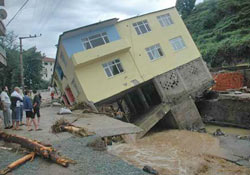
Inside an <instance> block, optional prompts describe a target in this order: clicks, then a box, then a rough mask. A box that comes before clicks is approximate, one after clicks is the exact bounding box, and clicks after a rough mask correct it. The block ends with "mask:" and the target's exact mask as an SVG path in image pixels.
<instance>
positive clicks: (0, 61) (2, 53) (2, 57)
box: [0, 46, 7, 66]
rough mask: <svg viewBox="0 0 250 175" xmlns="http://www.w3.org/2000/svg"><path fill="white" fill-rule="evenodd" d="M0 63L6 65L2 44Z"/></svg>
mask: <svg viewBox="0 0 250 175" xmlns="http://www.w3.org/2000/svg"><path fill="white" fill-rule="evenodd" d="M0 64H2V65H4V66H7V61H6V52H5V50H4V48H3V47H2V46H0Z"/></svg>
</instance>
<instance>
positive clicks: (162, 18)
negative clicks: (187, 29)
mask: <svg viewBox="0 0 250 175" xmlns="http://www.w3.org/2000/svg"><path fill="white" fill-rule="evenodd" d="M156 18H157V20H158V22H159V23H160V25H161V26H162V27H167V26H171V25H173V24H174V21H173V19H172V17H171V15H170V14H169V13H166V14H163V15H159V16H157V17H156Z"/></svg>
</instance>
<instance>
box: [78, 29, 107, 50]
mask: <svg viewBox="0 0 250 175" xmlns="http://www.w3.org/2000/svg"><path fill="white" fill-rule="evenodd" d="M82 42H83V45H84V48H85V49H91V48H94V47H97V46H100V45H103V44H107V43H109V38H108V35H107V33H106V32H103V33H101V34H96V35H93V36H90V37H87V38H83V39H82Z"/></svg>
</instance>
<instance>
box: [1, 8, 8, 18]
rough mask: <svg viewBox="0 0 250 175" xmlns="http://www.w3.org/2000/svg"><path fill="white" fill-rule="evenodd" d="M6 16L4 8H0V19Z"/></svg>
mask: <svg viewBox="0 0 250 175" xmlns="http://www.w3.org/2000/svg"><path fill="white" fill-rule="evenodd" d="M6 18H7V12H6V10H4V9H0V19H1V20H4V19H6Z"/></svg>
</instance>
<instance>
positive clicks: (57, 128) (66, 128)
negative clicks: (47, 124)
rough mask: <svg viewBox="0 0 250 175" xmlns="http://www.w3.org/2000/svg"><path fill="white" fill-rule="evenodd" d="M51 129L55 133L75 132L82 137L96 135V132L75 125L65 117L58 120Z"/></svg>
mask: <svg viewBox="0 0 250 175" xmlns="http://www.w3.org/2000/svg"><path fill="white" fill-rule="evenodd" d="M51 129H52V132H53V133H59V132H70V133H72V134H75V135H78V136H81V137H86V136H91V135H95V133H94V132H90V131H88V130H87V129H84V128H81V127H77V126H74V125H72V124H71V123H69V122H68V121H67V120H65V119H60V120H57V121H56V122H55V124H54V125H52V126H51Z"/></svg>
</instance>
